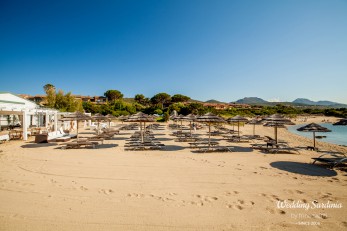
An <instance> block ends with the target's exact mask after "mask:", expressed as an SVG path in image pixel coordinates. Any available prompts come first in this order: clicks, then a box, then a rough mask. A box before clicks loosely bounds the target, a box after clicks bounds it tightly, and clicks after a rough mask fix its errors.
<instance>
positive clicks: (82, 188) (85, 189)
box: [80, 185, 88, 191]
mask: <svg viewBox="0 0 347 231" xmlns="http://www.w3.org/2000/svg"><path fill="white" fill-rule="evenodd" d="M80 189H81V190H82V191H87V190H88V188H86V187H84V186H83V185H82V186H81V187H80Z"/></svg>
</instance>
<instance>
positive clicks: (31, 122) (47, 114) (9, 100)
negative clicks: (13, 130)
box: [0, 92, 58, 140]
mask: <svg viewBox="0 0 347 231" xmlns="http://www.w3.org/2000/svg"><path fill="white" fill-rule="evenodd" d="M57 114H58V111H57V110H55V109H50V108H42V107H40V106H38V105H37V104H36V103H34V102H32V101H29V100H26V99H23V98H21V97H19V96H17V95H15V94H12V93H9V92H0V131H1V126H3V127H4V126H6V127H8V126H9V125H15V124H14V123H19V124H20V125H21V127H22V129H23V140H27V139H28V132H27V131H28V128H29V127H30V126H38V127H40V126H44V127H48V125H51V126H52V127H53V130H54V131H57V129H58V115H57ZM15 120H17V121H15ZM11 123H12V124H11Z"/></svg>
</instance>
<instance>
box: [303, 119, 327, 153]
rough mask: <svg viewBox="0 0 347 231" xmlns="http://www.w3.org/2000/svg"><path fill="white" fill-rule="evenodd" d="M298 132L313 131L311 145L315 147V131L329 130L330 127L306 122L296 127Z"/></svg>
mask: <svg viewBox="0 0 347 231" xmlns="http://www.w3.org/2000/svg"><path fill="white" fill-rule="evenodd" d="M296 130H298V131H300V132H312V133H313V147H314V148H316V135H315V133H316V132H331V130H330V129H328V128H326V127H323V126H320V125H319V124H316V123H310V124H307V125H305V126H303V127H300V128H298V129H296Z"/></svg>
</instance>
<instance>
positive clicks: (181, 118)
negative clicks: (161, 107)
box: [172, 115, 184, 131]
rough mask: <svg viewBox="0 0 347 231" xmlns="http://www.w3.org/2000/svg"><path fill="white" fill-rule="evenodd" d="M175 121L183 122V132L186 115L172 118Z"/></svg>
mask: <svg viewBox="0 0 347 231" xmlns="http://www.w3.org/2000/svg"><path fill="white" fill-rule="evenodd" d="M172 119H173V120H174V121H176V122H177V121H181V131H182V130H183V126H182V121H183V120H184V115H178V116H175V117H173V118H172Z"/></svg>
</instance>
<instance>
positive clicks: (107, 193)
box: [99, 189, 131, 196]
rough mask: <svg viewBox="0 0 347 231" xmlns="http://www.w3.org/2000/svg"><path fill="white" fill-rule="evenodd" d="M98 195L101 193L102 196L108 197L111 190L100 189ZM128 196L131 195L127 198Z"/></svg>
mask: <svg viewBox="0 0 347 231" xmlns="http://www.w3.org/2000/svg"><path fill="white" fill-rule="evenodd" d="M99 193H103V194H106V195H109V194H111V193H113V190H112V189H100V190H99ZM129 195H130V196H131V194H128V196H129Z"/></svg>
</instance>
